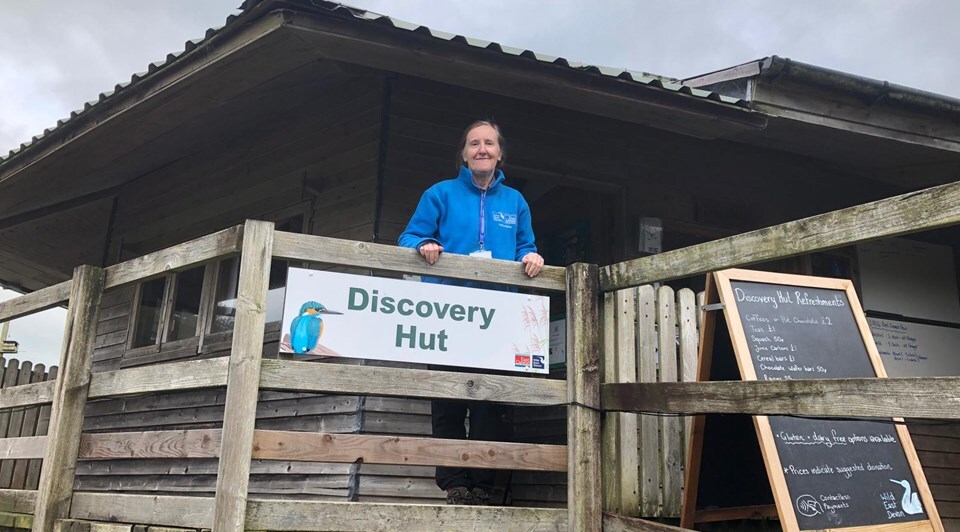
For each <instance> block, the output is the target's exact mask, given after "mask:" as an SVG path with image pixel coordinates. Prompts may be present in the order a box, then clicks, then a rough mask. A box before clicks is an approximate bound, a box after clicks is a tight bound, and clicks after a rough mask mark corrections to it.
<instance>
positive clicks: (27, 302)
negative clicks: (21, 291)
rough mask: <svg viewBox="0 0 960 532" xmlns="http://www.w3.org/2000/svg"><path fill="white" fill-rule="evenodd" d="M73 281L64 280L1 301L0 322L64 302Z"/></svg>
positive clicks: (68, 295) (68, 296)
mask: <svg viewBox="0 0 960 532" xmlns="http://www.w3.org/2000/svg"><path fill="white" fill-rule="evenodd" d="M72 283H73V281H64V282H62V283H58V284H55V285H53V286H48V287H46V288H41V289H40V290H37V291H35V292H30V293H29V294H25V295H22V296H19V297H16V298H14V299H10V300H8V301H2V302H0V323H2V322H5V321H10V320H15V319H17V318H22V317H23V316H29V315H30V314H35V313H37V312H41V311H44V310H47V309H48V308H53V307H55V306H57V305H60V304H62V303H64V302H65V301H67V299H69V298H70V290H71V284H72Z"/></svg>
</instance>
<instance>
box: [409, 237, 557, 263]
mask: <svg viewBox="0 0 960 532" xmlns="http://www.w3.org/2000/svg"><path fill="white" fill-rule="evenodd" d="M419 250H420V255H422V256H423V258H424V259H426V261H427V264H434V263H435V262H437V259H439V258H440V253H442V252H443V246H441V245H440V244H437V243H436V242H425V243H424V244H423V245H421V246H420V248H419ZM540 263H541V264H543V260H542V259H541V261H540Z"/></svg>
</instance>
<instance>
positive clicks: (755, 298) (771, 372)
mask: <svg viewBox="0 0 960 532" xmlns="http://www.w3.org/2000/svg"><path fill="white" fill-rule="evenodd" d="M735 295H736V296H737V300H738V302H742V301H750V302H762V303H767V304H771V305H773V306H774V307H775V310H776V312H775V313H759V312H751V313H747V314H745V315H744V316H743V321H744V332H746V334H747V342H748V343H749V345H750V353H751V354H752V355H753V357H754V365H755V367H756V369H757V378H758V379H759V380H768V381H779V380H792V379H804V378H806V379H811V378H817V377H826V375H827V373H828V372H829V371H828V369H827V368H826V367H825V366H824V365H823V364H811V363H805V362H802V361H801V360H802V359H805V358H807V357H806V356H805V354H806V353H804V352H803V350H802V346H803V343H802V340H796V341H789V340H788V339H787V337H788V336H790V337H792V336H796V335H797V334H798V333H799V334H830V333H829V331H821V330H820V329H829V328H832V327H833V325H834V322H833V319H832V318H831V317H830V316H804V315H800V314H794V313H791V312H790V310H791V308H793V307H795V306H796V305H798V303H799V304H801V305H802V304H803V302H807V303H808V304H809V302H810V301H817V302H824V301H827V302H833V301H841V300H823V299H819V298H818V299H811V298H810V296H809V295H808V294H806V293H803V292H800V291H796V292H794V293H791V292H790V291H787V290H777V291H776V292H775V293H774V294H770V295H755V294H750V293H749V292H748V291H746V290H744V289H742V288H737V289H736V290H735ZM837 306H839V305H837ZM801 308H802V307H801Z"/></svg>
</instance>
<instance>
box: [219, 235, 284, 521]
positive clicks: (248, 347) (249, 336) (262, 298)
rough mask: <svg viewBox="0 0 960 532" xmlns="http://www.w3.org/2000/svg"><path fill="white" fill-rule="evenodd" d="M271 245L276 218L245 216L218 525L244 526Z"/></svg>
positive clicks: (228, 377) (225, 409)
mask: <svg viewBox="0 0 960 532" xmlns="http://www.w3.org/2000/svg"><path fill="white" fill-rule="evenodd" d="M272 249H273V223H271V222H261V221H256V220H247V222H246V223H245V224H244V226H243V253H242V255H241V256H240V280H239V281H238V284H237V310H236V319H235V321H234V327H233V344H232V346H231V351H230V369H229V372H228V373H227V393H226V402H225V406H224V413H223V445H222V449H221V456H220V463H219V467H218V468H217V494H216V503H215V505H214V519H213V523H214V525H213V527H214V528H213V529H214V530H215V531H228V530H229V531H236V532H241V531H242V530H243V529H244V519H245V517H246V503H247V488H248V486H249V483H250V455H251V452H252V450H253V427H254V423H255V421H256V413H257V391H258V388H259V384H260V359H261V351H262V350H263V334H264V325H265V323H266V301H267V287H268V285H269V283H270V261H271V250H272Z"/></svg>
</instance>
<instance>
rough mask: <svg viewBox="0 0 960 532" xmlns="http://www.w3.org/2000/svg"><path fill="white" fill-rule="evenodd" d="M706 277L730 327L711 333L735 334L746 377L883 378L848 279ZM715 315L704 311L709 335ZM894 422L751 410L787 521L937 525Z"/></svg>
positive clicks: (831, 525)
mask: <svg viewBox="0 0 960 532" xmlns="http://www.w3.org/2000/svg"><path fill="white" fill-rule="evenodd" d="M709 284H710V285H711V286H710V289H711V290H708V294H707V299H708V301H707V302H708V303H709V302H710V299H713V300H714V301H716V300H717V299H719V301H720V302H721V303H722V304H723V305H722V306H723V319H724V320H725V322H726V327H725V328H724V330H727V331H728V332H729V339H726V338H716V339H715V340H714V342H732V344H733V352H734V354H735V357H736V361H737V365H738V367H739V370H740V377H741V378H742V379H743V380H799V379H826V378H863V377H886V374H885V372H884V370H883V366H882V363H881V362H880V358H879V356H878V354H877V351H876V348H875V347H874V344H873V339H872V336H871V333H870V330H869V328H868V327H867V322H866V319H865V317H864V315H863V311H862V310H861V308H860V305H859V302H858V300H857V298H856V295H855V293H854V291H853V287H852V283H850V282H849V281H846V280H837V279H824V278H815V277H804V276H794V275H784V274H772V273H765V272H753V271H747V270H726V271H723V272H717V273H715V274H713V282H711V283H709ZM710 291H712V292H713V294H712V298H711V294H710V293H709V292H710ZM715 320H716V319H715V318H712V319H711V317H710V313H708V315H707V318H706V319H705V324H707V325H708V326H705V327H704V334H706V333H707V332H708V331H709V332H710V333H711V334H712V331H713V325H711V324H712V323H713V322H715ZM707 344H710V342H707ZM710 345H712V344H710ZM701 346H702V348H703V343H702V344H701ZM705 356H706V357H709V354H705V353H704V352H703V349H702V350H701V365H703V364H704V357H705ZM707 366H709V360H708V361H707ZM707 375H709V373H707ZM703 376H704V375H703V374H701V378H702V377H703ZM893 421H894V420H892V419H891V420H869V421H868V420H837V419H826V418H825V419H811V418H802V417H790V416H769V417H768V416H755V417H754V426H755V428H756V433H757V436H758V438H759V442H760V447H761V450H762V453H763V458H764V462H765V464H766V468H767V476H768V478H769V480H770V486H771V489H772V492H773V498H774V500H775V502H776V508H777V514H778V515H779V517H780V520H781V523H782V525H783V528H784V529H785V530H821V529H836V528H848V527H859V526H880V527H882V526H886V525H890V526H896V527H897V528H898V530H900V529H913V528H916V529H918V530H934V529H937V530H939V529H941V525H940V521H939V517H938V515H937V511H936V508H935V507H934V506H933V500H932V496H931V495H930V491H929V487H928V486H927V483H926V480H925V479H924V476H923V471H922V470H921V468H920V466H919V462H918V460H917V456H916V451H915V450H914V447H913V444H912V442H911V441H910V436H909V434H908V433H907V430H906V429H905V428H904V427H903V426H902V425H897V424H895V423H893ZM700 428H701V430H702V428H703V425H702V424H701V425H700ZM701 436H702V434H701ZM694 437H695V438H696V434H695V435H694ZM697 466H698V467H701V466H700V465H699V462H697ZM702 467H704V468H706V467H709V464H706V463H704V464H703V465H702ZM688 524H689V523H688ZM688 524H687V525H688ZM911 524H914V525H916V527H913V526H910V525H911ZM687 525H685V526H687Z"/></svg>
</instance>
